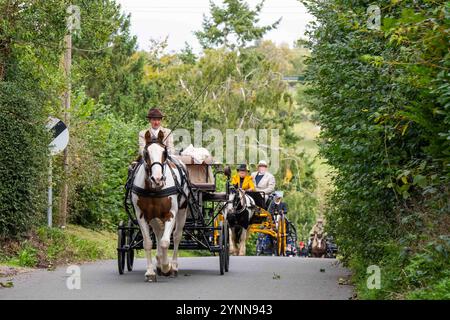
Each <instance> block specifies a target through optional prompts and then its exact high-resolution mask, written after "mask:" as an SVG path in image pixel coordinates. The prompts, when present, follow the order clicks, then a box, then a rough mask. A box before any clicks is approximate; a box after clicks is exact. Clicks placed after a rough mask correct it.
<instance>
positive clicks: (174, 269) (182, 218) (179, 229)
mask: <svg viewBox="0 0 450 320" xmlns="http://www.w3.org/2000/svg"><path fill="white" fill-rule="evenodd" d="M186 212H187V209H179V210H178V213H177V217H176V222H175V231H174V232H173V256H172V265H171V271H170V273H171V275H172V276H175V277H176V276H177V275H178V246H179V245H180V242H181V238H182V237H183V228H184V224H185V223H186Z"/></svg>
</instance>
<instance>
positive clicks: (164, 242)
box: [132, 131, 189, 282]
mask: <svg viewBox="0 0 450 320" xmlns="http://www.w3.org/2000/svg"><path fill="white" fill-rule="evenodd" d="M145 141H146V146H145V148H144V151H143V155H144V162H143V164H142V165H140V167H139V168H137V172H136V174H135V179H134V182H133V186H132V203H133V206H134V208H135V211H136V217H137V220H138V223H139V227H140V229H141V233H142V237H143V245H144V251H145V256H146V258H147V271H146V273H145V279H146V280H147V281H149V282H154V281H156V273H155V270H154V268H153V264H152V246H153V243H152V238H151V235H150V227H151V228H152V230H153V232H154V233H155V236H156V240H157V246H156V247H157V254H156V269H157V272H158V274H162V275H164V276H176V275H177V273H178V262H177V256H178V246H179V244H180V241H181V238H182V234H183V228H184V225H185V222H186V215H187V199H186V197H185V196H189V190H188V188H187V184H186V183H184V184H182V181H183V179H186V177H185V172H186V170H181V172H180V170H178V168H177V166H176V165H178V166H183V169H185V167H184V164H182V163H180V162H179V161H177V160H176V159H168V154H167V148H166V146H165V145H164V144H163V141H164V134H163V133H162V132H161V131H160V132H159V134H158V139H157V140H152V139H151V136H150V133H149V131H147V132H146V134H145ZM175 164H176V165H175ZM175 179H176V180H175ZM177 184H178V188H177ZM180 188H181V189H182V190H183V193H184V195H183V193H181V194H182V195H180V192H179V191H180ZM174 227H175V230H174ZM172 231H173V243H174V248H173V257H172V261H169V258H168V250H169V245H170V237H171V234H172Z"/></svg>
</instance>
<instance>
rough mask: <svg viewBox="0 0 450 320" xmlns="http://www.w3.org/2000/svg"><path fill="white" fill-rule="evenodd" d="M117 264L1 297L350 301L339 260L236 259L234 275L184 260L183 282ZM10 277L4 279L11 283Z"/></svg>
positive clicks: (50, 278) (23, 284) (62, 272)
mask: <svg viewBox="0 0 450 320" xmlns="http://www.w3.org/2000/svg"><path fill="white" fill-rule="evenodd" d="M116 264H117V263H116V261H115V260H105V261H100V262H96V263H89V264H83V265H81V269H80V270H81V288H80V289H79V290H77V289H73V290H69V289H68V288H67V285H66V281H67V278H68V277H69V273H66V270H67V267H59V268H57V269H56V270H54V271H47V270H38V271H33V272H29V273H24V274H20V275H16V276H15V277H13V282H14V287H13V288H0V299H151V300H153V299H167V300H184V299H191V300H192V299H193V300H196V299H211V300H217V299H242V300H243V299H256V300H257V299H261V300H266V299H270V300H272V299H327V300H328V299H349V298H350V297H351V296H352V293H353V289H352V287H351V286H348V285H340V284H339V278H345V279H347V277H348V276H349V272H348V271H347V270H346V269H344V268H342V267H341V266H339V264H338V263H337V261H336V260H332V259H314V258H293V257H291V258H286V257H231V260H230V271H229V272H228V273H226V274H225V275H223V276H220V275H219V271H218V265H219V261H218V257H201V258H179V265H180V272H179V275H178V277H177V278H164V277H158V282H156V283H147V282H145V281H144V272H145V260H144V259H137V260H136V261H135V266H134V270H133V271H132V272H125V274H123V275H119V273H118V271H117V266H116ZM6 280H8V278H3V279H2V278H0V281H6Z"/></svg>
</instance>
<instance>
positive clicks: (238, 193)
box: [233, 189, 247, 215]
mask: <svg viewBox="0 0 450 320" xmlns="http://www.w3.org/2000/svg"><path fill="white" fill-rule="evenodd" d="M235 192H236V193H235V196H234V199H233V208H234V209H235V212H234V213H235V214H236V215H239V214H241V213H242V212H244V210H245V209H247V204H246V201H245V194H244V201H243V202H244V204H242V203H241V206H242V209H240V210H239V211H238V210H236V208H237V205H238V204H239V202H241V199H240V196H241V192H240V190H239V189H237V190H236V191H235ZM236 196H237V201H236ZM235 204H236V206H235Z"/></svg>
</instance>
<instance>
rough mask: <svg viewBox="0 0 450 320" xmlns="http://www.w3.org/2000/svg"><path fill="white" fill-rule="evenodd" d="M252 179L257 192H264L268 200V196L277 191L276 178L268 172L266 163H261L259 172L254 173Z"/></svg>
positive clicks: (262, 161)
mask: <svg viewBox="0 0 450 320" xmlns="http://www.w3.org/2000/svg"><path fill="white" fill-rule="evenodd" d="M252 179H253V183H254V184H255V187H256V191H258V192H264V193H265V195H266V200H267V198H268V196H269V195H270V194H271V193H272V192H274V191H275V177H274V176H273V174H271V173H270V172H269V171H268V170H267V162H266V161H264V160H261V161H259V163H258V171H257V172H253V173H252Z"/></svg>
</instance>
